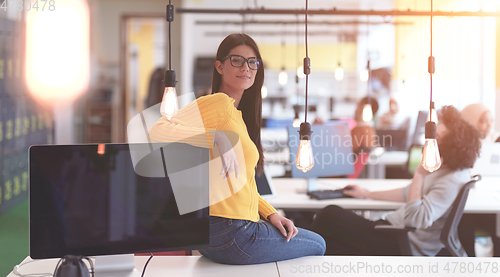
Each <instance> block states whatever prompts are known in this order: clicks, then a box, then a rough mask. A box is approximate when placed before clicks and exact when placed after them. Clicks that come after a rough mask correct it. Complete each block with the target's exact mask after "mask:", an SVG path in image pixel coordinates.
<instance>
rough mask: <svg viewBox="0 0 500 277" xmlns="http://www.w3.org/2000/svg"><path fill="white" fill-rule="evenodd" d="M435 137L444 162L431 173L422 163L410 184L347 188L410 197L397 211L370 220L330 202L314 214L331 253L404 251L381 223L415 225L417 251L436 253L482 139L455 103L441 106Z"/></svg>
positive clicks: (360, 194) (356, 193)
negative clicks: (377, 227)
mask: <svg viewBox="0 0 500 277" xmlns="http://www.w3.org/2000/svg"><path fill="white" fill-rule="evenodd" d="M437 141H438V145H439V151H440V154H441V158H442V161H443V163H442V165H441V168H440V169H438V170H437V171H435V172H433V173H429V172H427V171H426V170H425V169H423V167H422V166H421V165H419V166H418V167H417V169H416V171H415V175H414V177H413V179H412V181H411V183H410V184H409V185H408V186H406V187H404V188H398V189H394V190H388V191H368V190H365V189H362V188H360V187H359V186H357V185H348V186H346V187H345V188H344V193H345V194H347V195H349V196H352V197H356V198H370V199H376V200H387V201H399V202H406V204H405V205H403V206H402V207H401V208H399V209H397V210H396V211H395V212H391V213H388V214H386V215H385V216H384V217H383V219H381V220H378V221H369V220H367V219H365V218H363V217H361V216H357V215H356V214H355V213H353V212H352V211H350V210H344V209H342V208H340V207H337V206H328V207H326V208H324V209H323V210H321V211H320V212H319V213H318V214H317V215H316V218H315V220H314V223H313V228H312V229H313V230H314V231H316V232H317V233H319V234H320V235H322V236H323V238H325V240H326V254H327V255H401V252H400V248H399V245H398V242H397V240H396V239H394V237H393V236H392V235H391V234H387V233H385V232H383V231H379V230H375V229H374V226H375V225H379V224H387V225H394V226H401V227H402V226H408V227H414V228H416V230H415V231H414V232H410V233H409V235H408V236H409V239H410V245H411V248H412V252H413V255H418V256H435V255H436V254H437V253H438V252H439V251H440V250H441V248H442V247H443V244H442V243H441V241H440V239H439V236H440V234H441V229H442V228H443V226H444V222H445V220H446V216H447V214H448V213H449V209H450V207H451V205H452V203H453V201H454V200H455V198H456V196H457V195H458V192H459V191H460V188H461V187H462V185H464V184H465V183H467V182H468V181H469V180H470V175H469V170H468V169H469V168H471V167H472V165H473V164H474V162H475V160H476V158H477V156H478V153H479V150H480V148H481V142H480V140H479V134H478V132H477V130H475V129H474V128H473V127H472V126H470V125H469V124H467V123H466V122H465V121H464V120H463V119H462V118H461V116H460V113H459V112H458V111H457V110H456V109H455V108H454V107H452V106H444V107H443V108H442V109H441V112H440V118H439V124H438V126H437Z"/></svg>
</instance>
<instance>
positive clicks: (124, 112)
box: [0, 0, 500, 275]
mask: <svg viewBox="0 0 500 277" xmlns="http://www.w3.org/2000/svg"><path fill="white" fill-rule="evenodd" d="M285 2H286V4H285ZM310 2H311V3H310V7H309V8H310V9H331V8H333V7H336V8H338V9H345V10H369V9H374V10H407V9H411V10H417V11H418V10H425V11H428V10H430V1H413V0H377V1H375V0H356V1H348V0H335V1H331V0H329V1H327V0H317V1H310ZM84 3H86V4H87V5H88V9H89V37H90V40H89V82H88V87H87V88H86V89H85V91H81V92H80V94H79V95H78V96H77V97H75V98H74V99H71V101H69V102H65V103H64V104H63V108H61V107H60V106H59V107H54V106H50V105H47V103H40V102H39V101H37V99H36V97H33V96H32V95H33V94H32V93H30V92H29V88H28V86H27V84H26V81H25V77H26V76H25V70H26V58H25V54H26V48H27V47H30V46H28V45H27V44H26V43H27V41H26V20H27V17H28V15H29V14H30V13H33V11H26V10H25V11H23V12H16V11H15V10H13V9H7V10H6V11H3V10H0V109H1V110H0V173H1V174H0V241H1V243H0V249H9V251H8V252H3V251H2V250H0V259H1V260H2V262H0V275H1V274H2V273H7V272H9V271H10V270H11V266H10V265H11V264H12V263H7V262H3V261H4V259H6V258H11V259H12V260H14V261H20V260H22V258H24V257H25V256H26V255H27V254H28V248H27V245H28V243H27V238H28V232H27V227H28V222H27V218H28V216H27V200H26V198H27V186H28V172H27V170H28V169H27V156H28V148H29V146H30V145H33V144H46V143H49V144H50V143H59V144H64V143H109V142H126V126H127V122H128V120H129V119H130V118H132V117H133V116H134V115H136V114H137V113H139V112H140V111H142V110H143V109H145V108H147V107H148V103H147V98H148V95H149V94H150V90H151V89H150V82H151V80H152V75H153V73H154V71H155V70H156V69H158V68H164V67H165V66H166V65H167V64H168V55H167V45H168V37H167V23H166V21H165V19H164V17H165V6H166V4H167V3H168V1H160V0H149V1H142V0H84ZM172 3H173V4H174V6H175V7H176V8H186V9H188V8H199V9H246V8H251V9H253V8H259V7H261V6H264V7H265V8H267V9H303V6H304V1H300V0H290V1H280V0H272V1H250V0H240V1H223V0H174V1H172ZM56 5H57V1H56ZM434 10H443V11H451V10H453V11H461V10H463V11H479V10H483V11H493V12H494V11H500V1H487V0H483V1H474V0H443V1H436V3H435V6H434ZM243 20H245V21H247V22H248V21H252V20H254V21H259V20H261V21H266V20H267V21H275V22H278V21H281V22H285V21H296V20H303V17H301V16H295V15H290V16H285V15H279V16H266V15H250V16H247V17H246V18H242V16H240V15H237V14H228V15H220V14H191V13H176V14H175V20H174V22H173V23H172V53H173V54H172V68H173V69H174V70H176V72H177V75H178V77H177V78H178V81H179V83H178V84H177V91H178V93H179V94H181V95H189V97H185V100H184V101H183V102H182V103H180V104H181V106H183V105H186V104H187V103H188V102H189V101H190V100H192V99H195V97H197V96H200V95H202V94H204V93H206V90H207V88H209V86H210V79H211V78H210V75H211V66H212V63H213V56H214V54H215V52H216V49H217V46H218V44H219V43H220V41H221V40H222V39H223V38H224V37H225V36H226V35H227V34H229V33H233V32H243V31H244V32H247V33H248V34H250V35H251V36H252V37H254V39H255V40H256V41H257V43H258V44H259V47H260V49H261V52H262V56H263V59H264V63H265V66H266V78H265V82H264V85H265V86H266V94H267V95H266V98H265V99H264V101H263V117H264V118H266V119H269V122H273V120H275V122H277V121H279V120H285V121H286V120H292V119H293V116H294V110H293V106H294V105H298V106H302V111H301V112H300V117H301V118H303V116H304V111H303V105H304V88H305V80H304V79H299V80H298V83H296V82H295V74H296V71H297V67H298V66H299V65H300V62H301V60H302V58H303V57H304V56H305V48H304V37H303V31H304V26H303V25H297V24H283V23H281V24H280V23H275V24H268V25H265V24H251V23H246V24H241V22H242V21H243ZM207 21H212V22H211V23H207ZM213 21H221V22H219V23H215V22H213ZM310 21H331V22H336V21H337V22H340V23H338V24H329V25H322V24H317V25H311V26H310V29H309V31H310V33H311V35H310V37H309V45H310V48H309V53H310V57H311V65H312V73H311V75H310V86H309V90H310V104H311V105H312V106H314V107H315V110H314V111H313V112H312V115H310V118H312V119H313V120H314V119H315V118H316V117H318V118H321V119H323V120H329V119H334V118H350V117H352V115H353V113H354V109H355V105H356V102H357V101H358V100H359V99H360V98H362V97H364V96H366V95H367V94H368V93H369V94H370V95H372V96H373V97H376V98H377V99H378V100H379V103H380V110H379V113H378V114H379V115H380V114H382V113H384V112H386V111H387V110H388V109H389V98H391V97H392V98H395V99H396V100H397V101H398V103H399V105H400V112H401V113H403V115H405V116H409V117H410V118H411V121H410V122H411V125H410V128H409V130H413V128H414V125H415V123H416V117H417V114H418V111H419V110H425V109H427V108H428V101H429V98H428V97H429V75H428V73H427V57H428V56H429V18H428V17H426V16H422V17H416V16H414V17H412V16H406V17H405V16H400V17H385V18H382V17H377V16H371V17H367V16H352V15H351V16H311V17H310ZM354 21H357V22H358V23H357V24H353V23H352V22H354ZM203 22H205V23H203ZM238 22H239V23H238ZM342 22H343V23H342ZM349 22H350V23H349ZM367 22H368V23H370V24H366V23H367ZM396 22H399V24H396ZM434 32H435V33H434V42H433V43H434V49H433V55H434V56H435V57H436V73H435V74H434V101H435V102H436V106H437V107H439V106H441V105H454V106H456V107H457V108H459V109H461V108H463V107H465V106H467V105H468V104H471V103H475V102H481V103H483V104H485V105H486V106H487V107H488V108H489V109H490V110H491V111H492V113H493V115H494V118H495V125H494V127H493V128H494V129H495V130H496V131H500V113H498V112H496V111H498V110H499V108H500V92H499V88H500V52H499V51H500V47H497V41H499V39H500V23H499V21H498V20H497V19H496V18H493V17H453V18H451V17H436V18H435V19H434ZM266 33H267V34H266ZM314 33H316V34H314ZM60 38H61V40H60V41H57V42H54V43H59V44H65V43H66V41H65V40H64V36H63V35H60ZM368 58H369V59H370V65H371V69H372V74H373V77H374V78H373V79H372V80H371V82H370V87H368V82H366V81H362V80H360V78H359V75H360V73H361V72H362V71H363V70H364V69H365V68H366V63H367V60H368ZM339 63H340V64H341V65H342V67H343V69H344V72H345V73H344V78H343V79H342V80H340V81H339V80H336V79H335V78H334V74H335V69H336V68H337V66H338V64H339ZM282 68H285V71H286V72H287V73H288V82H287V83H286V84H284V85H281V84H279V83H278V75H279V73H280V71H281V69H282ZM42 97H43V95H42ZM276 120H277V121H276ZM269 127H272V126H271V125H270V126H269ZM16 237H19V240H16V239H15V238H16ZM13 240H16V241H17V243H16V244H12V245H22V246H21V247H19V253H18V254H15V253H14V254H12V252H11V249H12V248H10V247H4V246H6V245H7V243H8V241H13ZM16 255H17V256H16Z"/></svg>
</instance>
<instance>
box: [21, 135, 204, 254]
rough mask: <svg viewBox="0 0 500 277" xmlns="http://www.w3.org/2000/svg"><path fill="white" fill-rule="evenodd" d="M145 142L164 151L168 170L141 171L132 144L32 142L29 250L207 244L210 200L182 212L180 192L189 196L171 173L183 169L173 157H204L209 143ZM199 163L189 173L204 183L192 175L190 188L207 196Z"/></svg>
mask: <svg viewBox="0 0 500 277" xmlns="http://www.w3.org/2000/svg"><path fill="white" fill-rule="evenodd" d="M131 145H133V144H131ZM136 145H141V144H136ZM142 146H144V149H151V153H152V154H154V155H156V156H158V157H161V158H160V159H159V161H160V162H159V164H158V165H157V166H159V167H158V168H159V169H160V171H162V172H166V173H167V174H165V175H166V176H165V175H163V177H161V176H160V177H147V176H144V175H148V174H144V172H145V171H144V170H143V173H140V174H138V173H137V169H138V168H139V167H141V165H140V164H138V163H136V161H134V160H133V159H134V158H133V157H131V150H130V149H131V148H132V146H130V147H129V145H128V144H106V145H101V146H98V145H44V146H32V147H31V148H30V156H29V162H30V190H29V197H30V208H29V210H30V256H31V257H32V258H34V259H42V258H57V257H62V256H64V255H67V254H73V255H85V256H94V255H112V254H126V253H139V252H158V251H174V250H188V249H198V248H199V247H202V246H206V245H208V236H209V235H208V234H209V233H208V226H209V224H208V219H209V215H208V207H202V208H200V209H192V211H190V212H185V213H182V212H181V213H180V212H179V210H180V209H182V208H179V206H178V205H177V202H176V199H182V198H180V197H178V196H179V195H178V192H177V191H176V190H175V189H173V188H172V184H171V181H170V180H174V179H175V178H176V177H172V176H173V175H174V174H176V172H177V173H178V172H180V171H181V170H183V169H179V168H174V169H172V168H173V167H172V166H169V162H168V161H169V160H174V161H175V162H176V164H177V165H179V164H180V165H181V166H182V162H179V161H180V160H184V158H183V157H187V158H186V159H188V158H189V159H190V161H191V162H192V161H193V160H195V161H196V163H198V164H203V163H205V162H206V161H207V160H208V149H204V148H198V147H194V146H188V147H184V148H183V147H178V146H176V147H170V148H169V149H167V147H163V148H160V147H156V148H155V149H156V150H154V151H153V148H152V147H151V145H149V146H148V144H144V145H142ZM101 147H102V148H101ZM159 155H161V156H159ZM143 160H144V159H143ZM157 160H158V159H157ZM161 161H163V162H161ZM170 164H172V163H170ZM165 165H166V166H165ZM184 165H186V164H184ZM207 166H208V164H207ZM142 167H144V165H142ZM174 167H175V166H174ZM194 170H195V173H196V174H193V171H191V172H190V175H194V176H196V175H197V174H199V176H197V178H198V179H197V180H200V184H198V187H199V188H201V189H199V190H198V191H197V192H196V191H193V190H192V182H191V184H190V186H191V190H190V193H193V194H196V195H194V196H192V197H191V198H194V199H195V201H196V202H197V203H198V202H199V203H208V169H207V167H206V166H200V167H198V168H197V169H196V168H195V169H194ZM149 175H151V174H149ZM152 175H154V174H152ZM159 175H162V174H159ZM205 180H206V181H205ZM172 182H174V181H172ZM174 192H175V193H174ZM204 206H208V205H204Z"/></svg>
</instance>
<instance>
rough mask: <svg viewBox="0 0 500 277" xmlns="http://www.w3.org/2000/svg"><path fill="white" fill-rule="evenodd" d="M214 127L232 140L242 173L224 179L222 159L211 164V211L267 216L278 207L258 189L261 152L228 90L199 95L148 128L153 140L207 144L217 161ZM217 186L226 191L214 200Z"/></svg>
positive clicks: (246, 216) (254, 217)
mask: <svg viewBox="0 0 500 277" xmlns="http://www.w3.org/2000/svg"><path fill="white" fill-rule="evenodd" d="M215 130H218V131H223V132H224V133H225V134H226V136H227V137H228V138H229V140H230V141H231V143H232V145H233V149H234V150H235V153H236V155H237V158H238V163H239V168H240V174H239V175H240V176H239V178H238V179H236V178H235V176H234V173H233V174H231V176H230V178H228V179H227V180H225V181H222V178H223V177H222V176H218V175H219V174H218V173H219V172H220V169H221V163H220V162H218V163H217V164H216V163H211V164H210V172H211V173H210V174H211V175H210V194H211V195H210V204H211V205H210V215H212V216H220V217H226V218H233V219H244V220H251V221H254V222H256V221H258V220H259V214H260V215H262V216H263V217H264V218H266V219H267V217H268V216H269V215H271V214H272V213H276V209H274V208H273V207H272V206H271V205H270V204H269V203H268V202H267V201H266V200H264V199H262V197H261V196H260V195H259V193H258V192H257V186H256V184H255V166H256V165H257V162H258V160H259V152H258V150H257V147H256V146H255V144H254V143H253V141H252V140H251V139H250V136H249V135H248V131H247V128H246V125H245V122H244V121H243V117H242V114H241V111H239V110H238V109H236V108H235V107H234V99H232V98H230V97H229V96H227V95H226V94H225V93H216V94H212V95H207V96H203V97H200V98H198V99H196V100H195V101H193V102H191V103H190V104H188V105H187V106H186V107H184V108H182V109H181V110H179V113H178V114H177V115H176V116H175V117H174V118H172V119H171V120H170V121H169V120H167V119H166V118H161V119H159V120H158V121H157V122H156V124H155V125H154V126H153V127H152V128H151V130H150V131H149V138H150V140H151V142H184V143H189V144H191V145H195V146H199V147H207V148H209V149H210V155H211V160H212V161H215V159H216V158H218V157H219V153H218V149H217V147H212V146H213V142H214V134H215ZM219 161H220V158H219ZM215 183H217V184H215ZM221 183H224V186H223V187H224V188H221ZM214 186H217V187H218V189H217V192H216V193H221V191H223V190H225V191H226V194H225V195H224V196H223V197H219V198H218V199H216V200H213V199H214V196H215V195H213V194H214V193H213V192H214V191H215V190H214V189H213V188H214ZM222 194H224V193H222Z"/></svg>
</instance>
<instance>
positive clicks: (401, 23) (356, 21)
mask: <svg viewBox="0 0 500 277" xmlns="http://www.w3.org/2000/svg"><path fill="white" fill-rule="evenodd" d="M195 23H196V24H197V25H229V24H231V25H242V24H245V25H247V24H249V25H252V24H263V25H266V24H283V25H288V24H290V25H297V24H299V25H304V24H305V21H260V20H259V21H255V20H250V21H210V20H198V21H196V22H195ZM307 24H308V25H367V24H370V25H380V24H392V25H413V22H409V21H395V22H385V21H384V22H368V21H358V20H354V21H309V20H308V21H307Z"/></svg>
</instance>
